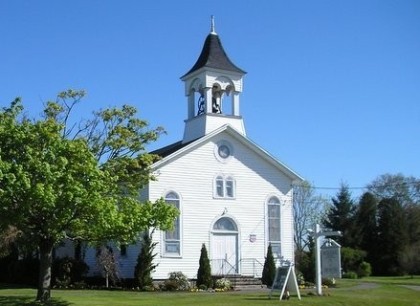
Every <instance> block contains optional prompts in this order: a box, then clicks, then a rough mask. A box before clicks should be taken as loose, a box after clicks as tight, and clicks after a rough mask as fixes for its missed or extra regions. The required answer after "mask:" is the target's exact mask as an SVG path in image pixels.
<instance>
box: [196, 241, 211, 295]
mask: <svg viewBox="0 0 420 306" xmlns="http://www.w3.org/2000/svg"><path fill="white" fill-rule="evenodd" d="M201 285H204V286H206V287H207V288H211V287H213V278H212V277H211V267H210V260H209V256H208V255H207V249H206V245H205V244H204V243H203V245H202V246H201V253H200V261H199V267H198V271H197V287H200V286H201Z"/></svg>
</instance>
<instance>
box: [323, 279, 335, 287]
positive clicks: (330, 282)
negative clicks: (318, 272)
mask: <svg viewBox="0 0 420 306" xmlns="http://www.w3.org/2000/svg"><path fill="white" fill-rule="evenodd" d="M322 285H324V286H327V287H330V288H331V287H335V280H334V279H331V278H322Z"/></svg>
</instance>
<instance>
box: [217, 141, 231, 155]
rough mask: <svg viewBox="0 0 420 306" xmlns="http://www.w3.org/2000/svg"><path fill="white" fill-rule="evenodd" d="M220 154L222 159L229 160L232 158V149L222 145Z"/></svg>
mask: <svg viewBox="0 0 420 306" xmlns="http://www.w3.org/2000/svg"><path fill="white" fill-rule="evenodd" d="M218 152H219V156H220V157H221V158H228V157H229V156H230V149H229V147H228V146H227V145H225V144H222V145H221V146H219V150H218Z"/></svg>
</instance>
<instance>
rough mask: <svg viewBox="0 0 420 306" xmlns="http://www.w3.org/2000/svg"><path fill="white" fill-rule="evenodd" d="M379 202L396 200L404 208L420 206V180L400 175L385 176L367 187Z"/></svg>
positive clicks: (381, 176)
mask: <svg viewBox="0 0 420 306" xmlns="http://www.w3.org/2000/svg"><path fill="white" fill-rule="evenodd" d="M367 189H368V191H369V192H371V193H373V194H374V195H375V196H376V197H377V198H378V199H379V200H381V199H384V198H388V199H390V198H395V199H397V200H398V202H400V203H401V204H402V205H403V206H406V205H408V204H420V179H417V178H415V177H413V176H404V175H403V174H401V173H398V174H389V173H387V174H383V175H380V176H379V177H377V178H376V179H375V180H374V181H373V182H372V183H370V184H369V185H368V186H367Z"/></svg>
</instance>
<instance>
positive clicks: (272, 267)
mask: <svg viewBox="0 0 420 306" xmlns="http://www.w3.org/2000/svg"><path fill="white" fill-rule="evenodd" d="M274 277H276V264H275V262H274V256H273V250H272V249H271V244H269V245H268V249H267V256H266V257H265V261H264V268H263V272H262V277H261V282H262V283H263V285H266V286H267V287H271V286H272V285H273V282H274Z"/></svg>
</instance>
